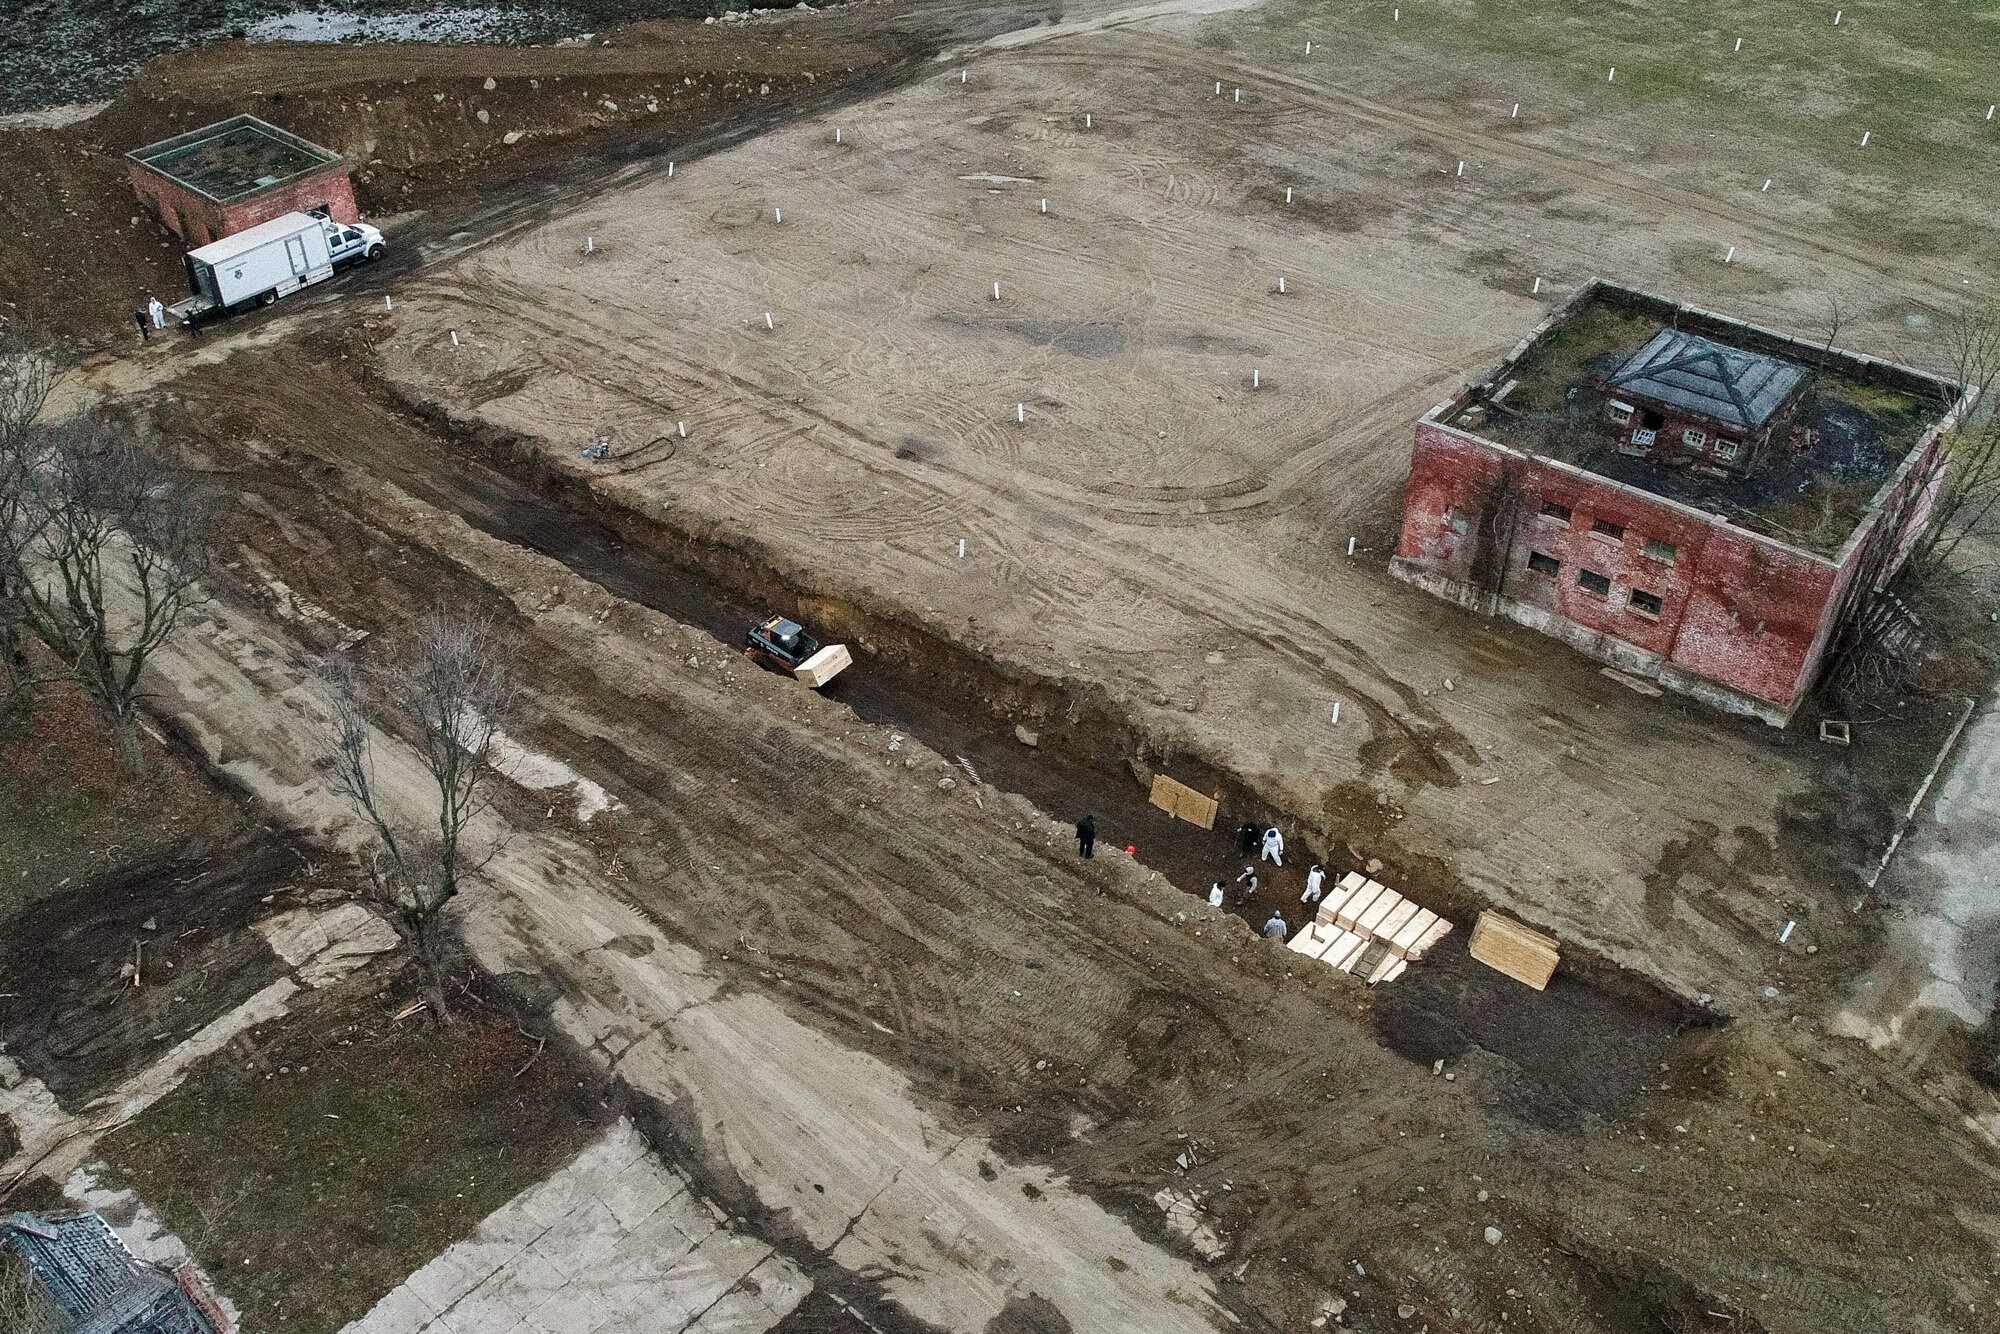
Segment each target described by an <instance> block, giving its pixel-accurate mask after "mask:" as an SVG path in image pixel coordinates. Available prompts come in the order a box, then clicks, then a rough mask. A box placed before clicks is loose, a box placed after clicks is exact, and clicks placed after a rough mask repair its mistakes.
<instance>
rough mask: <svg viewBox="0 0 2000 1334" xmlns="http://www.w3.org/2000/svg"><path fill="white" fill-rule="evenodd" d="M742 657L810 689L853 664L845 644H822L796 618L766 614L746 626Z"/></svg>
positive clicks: (817, 687) (816, 687)
mask: <svg viewBox="0 0 2000 1334" xmlns="http://www.w3.org/2000/svg"><path fill="white" fill-rule="evenodd" d="M743 656H744V657H746V658H748V659H750V661H752V662H754V663H756V664H757V665H758V666H760V667H769V668H771V669H773V670H774V671H780V672H784V673H785V674H786V675H788V676H790V677H791V678H792V679H793V680H795V681H800V682H803V683H804V684H806V685H807V686H810V687H811V688H812V689H814V690H818V689H820V688H821V687H822V686H824V685H825V684H826V683H827V682H829V681H831V680H833V678H834V677H836V676H839V675H840V674H841V673H842V672H844V671H846V670H847V669H848V668H849V667H851V666H853V665H854V655H852V654H851V653H849V652H848V651H847V645H845V644H826V645H821V643H820V642H819V641H818V640H817V639H814V638H813V637H812V636H811V635H809V634H807V633H806V631H805V627H804V626H802V625H800V624H799V623H798V622H797V621H794V620H789V619H787V618H786V617H783V616H772V617H768V618H766V619H765V620H763V621H760V622H758V623H757V624H756V625H753V626H751V627H750V633H749V634H748V635H747V636H745V644H744V648H743Z"/></svg>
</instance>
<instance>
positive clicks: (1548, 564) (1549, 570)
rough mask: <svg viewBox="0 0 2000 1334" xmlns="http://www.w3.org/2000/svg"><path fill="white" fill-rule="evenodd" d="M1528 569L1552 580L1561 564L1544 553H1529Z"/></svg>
mask: <svg viewBox="0 0 2000 1334" xmlns="http://www.w3.org/2000/svg"><path fill="white" fill-rule="evenodd" d="M1528 568H1529V569H1531V570H1533V571H1534V572H1535V573H1536V574H1546V575H1548V576H1549V577H1550V578H1554V577H1555V573H1556V571H1557V570H1560V569H1561V568H1562V562H1561V561H1559V560H1557V559H1556V558H1555V557H1554V556H1551V555H1549V554H1548V553H1546V552H1542V551H1536V552H1531V553H1529V556H1528Z"/></svg>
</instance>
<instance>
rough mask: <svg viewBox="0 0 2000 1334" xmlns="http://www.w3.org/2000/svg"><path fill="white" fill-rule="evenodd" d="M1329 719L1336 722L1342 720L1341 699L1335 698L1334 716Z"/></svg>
mask: <svg viewBox="0 0 2000 1334" xmlns="http://www.w3.org/2000/svg"><path fill="white" fill-rule="evenodd" d="M1328 721H1329V722H1334V723H1338V722H1339V721H1340V701H1339V700H1335V701H1334V702H1333V717H1332V718H1330V719H1328Z"/></svg>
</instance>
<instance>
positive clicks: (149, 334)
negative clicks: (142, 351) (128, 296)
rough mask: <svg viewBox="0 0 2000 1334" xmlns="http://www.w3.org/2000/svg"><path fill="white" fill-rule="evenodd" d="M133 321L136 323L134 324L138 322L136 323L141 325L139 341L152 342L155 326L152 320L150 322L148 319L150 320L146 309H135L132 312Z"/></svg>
mask: <svg viewBox="0 0 2000 1334" xmlns="http://www.w3.org/2000/svg"><path fill="white" fill-rule="evenodd" d="M132 323H134V324H136V325H138V326H139V341H140V342H142V343H150V342H152V341H153V326H152V324H151V322H150V321H148V320H147V319H146V312H145V311H143V310H135V311H133V312H132Z"/></svg>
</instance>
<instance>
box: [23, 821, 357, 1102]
mask: <svg viewBox="0 0 2000 1334" xmlns="http://www.w3.org/2000/svg"><path fill="white" fill-rule="evenodd" d="M312 869H313V868H312V867H311V865H310V863H309V862H308V861H307V858H306V854H305V853H304V852H303V851H302V850H301V849H299V848H298V847H296V846H295V845H293V844H292V843H290V842H286V841H280V840H276V839H271V838H269V837H263V838H259V837H256V836H254V835H245V836H242V837H239V838H238V839H236V840H234V841H232V842H230V843H228V844H225V845H222V846H209V845H205V844H202V843H200V842H192V843H190V844H189V845H188V846H187V847H186V848H184V849H182V850H181V852H180V853H179V854H178V855H176V856H174V857H171V858H165V859H160V860H148V861H144V862H141V863H139V864H137V865H133V866H128V867H126V868H124V869H122V870H120V871H118V872H116V873H115V874H112V875H110V876H107V877H105V878H104V879H102V880H95V881H91V882H88V883H86V884H83V885H80V886H77V887H75V888H73V889H70V890H66V891H64V892H62V893H59V894H52V895H50V896H48V897H47V898H44V899H42V900H41V901H40V902H39V903H37V904H35V905H34V906H33V907H32V908H30V909H28V910H27V911H26V912H24V913H22V914H21V915H20V916H19V917H18V918H16V919H15V921H14V923H13V925H12V929H11V930H10V931H9V932H8V933H7V938H6V940H5V942H4V943H0V992H7V993H10V998H9V999H7V1000H5V1001H0V1041H4V1043H5V1044H6V1048H7V1052H8V1054H9V1055H11V1056H12V1057H13V1058H14V1059H15V1061H17V1062H18V1063H19V1064H20V1066H21V1068H22V1069H23V1070H25V1071H26V1072H27V1073H29V1074H30V1075H34V1076H37V1077H39V1078H40V1079H41V1080H42V1082H43V1083H45V1084H47V1085H48V1086H49V1088H50V1090H51V1091H52V1092H54V1093H55V1095H56V1097H57V1098H58V1099H60V1100H61V1102H62V1104H63V1105H64V1106H65V1107H67V1108H69V1109H71V1110H72V1111H74V1110H77V1109H80V1108H81V1107H83V1106H84V1104H86V1103H87V1102H89V1101H90V1099H92V1098H94V1097H96V1096H97V1095H99V1094H101V1093H105V1092H107V1091H109V1090H110V1089H111V1088H112V1087H114V1086H115V1085H117V1084H118V1083H120V1082H121V1081H123V1080H125V1079H126V1078H128V1077H130V1076H132V1075H134V1074H137V1073H138V1072H139V1071H140V1070H143V1069H145V1068H146V1067H147V1066H148V1065H151V1064H152V1063H153V1062H154V1061H155V1060H157V1059H158V1058H159V1057H160V1056H161V1055H162V1054H163V1053H165V1052H166V1051H167V1050H168V1049H169V1048H170V1047H171V1046H172V1045H173V1044H174V1043H175V1042H178V1041H180V1040H182V1039H184V1038H187V1037H190V1036H192V1035H193V1034H194V1033H196V1032H198V1031H199V1030H200V1029H201V1028H202V1027H203V1026H204V1025H206V1024H207V1023H208V1022H209V1021H210V1020H212V1019H215V1018H216V1017H218V1016H219V1015H221V1014H223V1013H225V1012H226V1011H228V1010H230V1009H233V1008H234V1007H235V1006H236V1005H238V1004H240V1003H241V1002H243V1001H244V1000H246V999H248V998H249V997H250V996H252V995H254V994H256V993H257V992H258V991H260V990H261V989H263V988H264V987H265V986H266V985H268V984H269V983H271V982H273V981H275V980H276V979H277V978H278V977H279V976H281V975H282V974H283V973H284V972H285V971H286V967H285V964H284V962H283V960H281V959H279V958H278V957H277V956H276V955H275V954H273V953H272V952H271V950H270V948H269V946H267V945H265V943H264V940H263V938H262V937H261V936H259V935H257V934H256V933H255V932H254V931H251V930H249V929H248V927H249V923H250V922H251V921H252V920H253V919H255V918H258V917H263V916H267V915H269V914H270V913H272V912H275V911H277V910H279V909H280V908H281V907H283V906H285V904H284V903H283V902H274V900H277V899H279V898H280V896H289V894H290V892H291V891H293V890H295V889H298V888H301V887H305V886H311V887H314V888H318V887H322V886H324V885H326V884H328V883H329V882H331V881H332V880H333V878H334V876H333V874H332V873H329V874H326V875H321V876H317V877H315V876H312V875H311V874H310V871H311V870H312ZM132 964H136V965H137V968H138V970H139V971H138V983H139V984H138V985H136V986H135V985H133V980H132V977H131V976H130V974H129V973H128V972H127V971H126V965H132Z"/></svg>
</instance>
